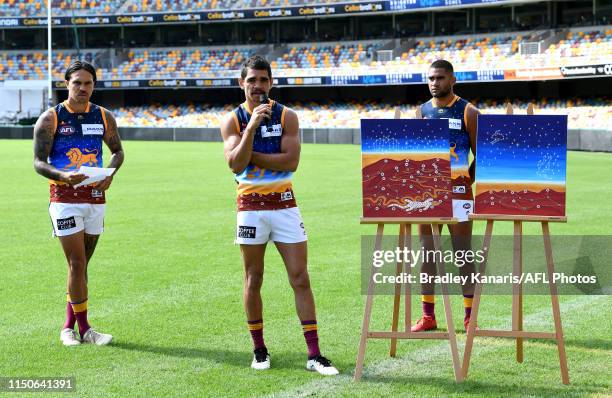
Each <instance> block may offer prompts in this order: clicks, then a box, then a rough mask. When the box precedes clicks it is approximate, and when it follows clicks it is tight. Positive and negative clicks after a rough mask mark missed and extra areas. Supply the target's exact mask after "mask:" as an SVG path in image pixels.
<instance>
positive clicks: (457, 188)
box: [453, 185, 465, 193]
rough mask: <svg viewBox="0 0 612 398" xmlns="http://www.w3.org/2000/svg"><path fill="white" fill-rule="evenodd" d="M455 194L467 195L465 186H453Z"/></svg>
mask: <svg viewBox="0 0 612 398" xmlns="http://www.w3.org/2000/svg"><path fill="white" fill-rule="evenodd" d="M453 193H465V185H455V186H453Z"/></svg>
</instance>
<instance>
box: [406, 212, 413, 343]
mask: <svg viewBox="0 0 612 398" xmlns="http://www.w3.org/2000/svg"><path fill="white" fill-rule="evenodd" d="M405 227H406V229H405V235H404V238H405V240H404V244H405V246H406V247H407V248H408V250H410V251H412V228H411V225H410V224H406V225H405ZM412 266H413V264H412V263H411V262H410V260H408V262H406V263H404V270H405V271H406V275H411V274H412ZM404 294H405V297H404V331H405V332H409V331H410V326H411V323H412V316H411V310H412V296H411V294H412V292H411V286H410V283H406V285H405V292H404Z"/></svg>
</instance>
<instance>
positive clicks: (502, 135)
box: [474, 115, 567, 216]
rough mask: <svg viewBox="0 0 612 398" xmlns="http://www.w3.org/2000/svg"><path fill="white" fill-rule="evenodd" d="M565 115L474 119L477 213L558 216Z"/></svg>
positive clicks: (561, 210) (563, 172)
mask: <svg viewBox="0 0 612 398" xmlns="http://www.w3.org/2000/svg"><path fill="white" fill-rule="evenodd" d="M566 163H567V116H565V115H479V116H478V135H477V140H476V198H475V199H476V203H475V209H474V210H475V213H477V214H506V215H517V216H530V215H531V216H564V215H565V175H566Z"/></svg>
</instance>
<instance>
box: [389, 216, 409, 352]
mask: <svg viewBox="0 0 612 398" xmlns="http://www.w3.org/2000/svg"><path fill="white" fill-rule="evenodd" d="M398 235H399V239H398V242H397V247H399V248H401V249H402V250H403V249H404V244H405V239H404V235H405V225H404V224H400V225H399V234H398ZM402 264H403V263H402V262H401V261H398V262H397V265H396V267H395V276H399V275H400V274H401V273H402ZM401 288H402V285H401V284H400V283H399V282H396V283H395V295H394V297H393V319H392V321H391V331H392V332H397V324H398V321H399V307H400V299H401V296H402V291H401ZM396 351H397V339H396V338H392V339H391V348H390V349H389V356H391V357H395V353H396Z"/></svg>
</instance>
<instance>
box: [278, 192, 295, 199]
mask: <svg viewBox="0 0 612 398" xmlns="http://www.w3.org/2000/svg"><path fill="white" fill-rule="evenodd" d="M291 199H293V193H292V192H291V191H287V192H281V202H283V201H285V200H291Z"/></svg>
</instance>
